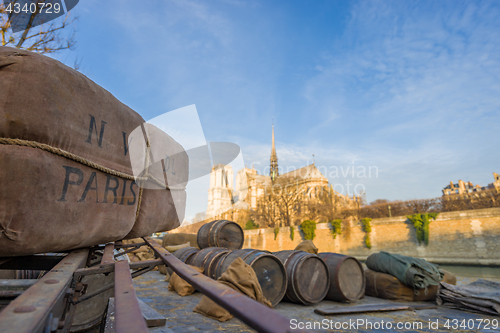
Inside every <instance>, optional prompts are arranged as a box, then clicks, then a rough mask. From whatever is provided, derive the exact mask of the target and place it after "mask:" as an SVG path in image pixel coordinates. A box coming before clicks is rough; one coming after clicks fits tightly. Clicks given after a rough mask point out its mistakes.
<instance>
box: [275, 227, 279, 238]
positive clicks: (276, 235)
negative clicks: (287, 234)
mask: <svg viewBox="0 0 500 333" xmlns="http://www.w3.org/2000/svg"><path fill="white" fill-rule="evenodd" d="M279 232H280V228H278V227H276V228H274V240H276V237H278V234H279Z"/></svg>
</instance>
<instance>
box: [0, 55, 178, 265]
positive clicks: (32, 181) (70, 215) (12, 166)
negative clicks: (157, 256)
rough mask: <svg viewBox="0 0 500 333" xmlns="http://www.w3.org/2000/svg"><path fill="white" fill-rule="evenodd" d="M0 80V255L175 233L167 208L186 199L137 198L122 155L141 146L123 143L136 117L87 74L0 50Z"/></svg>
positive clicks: (163, 194) (160, 194) (137, 124)
mask: <svg viewBox="0 0 500 333" xmlns="http://www.w3.org/2000/svg"><path fill="white" fill-rule="evenodd" d="M0 82H1V88H0V165H1V168H0V184H1V186H2V190H1V191H0V257H3V256H18V255H31V254H34V253H41V252H59V251H65V250H69V249H73V248H80V247H88V246H92V245H96V244H104V243H107V242H110V241H116V240H120V239H122V238H124V237H125V236H128V237H139V236H146V235H149V234H151V233H152V232H155V231H164V230H170V229H173V228H176V227H178V226H179V218H178V216H177V214H176V212H175V209H173V201H174V200H176V201H179V202H180V204H181V206H183V202H182V200H183V199H182V198H183V197H184V198H185V191H183V190H181V192H180V194H179V195H177V196H176V198H177V199H174V198H172V195H171V193H170V192H171V191H169V190H154V189H145V190H143V191H142V192H141V190H140V189H139V187H138V186H137V184H136V183H135V181H134V178H133V177H132V176H133V172H132V168H131V162H130V157H129V156H130V154H129V152H128V149H129V148H130V143H131V142H132V141H134V140H135V142H137V140H143V141H144V138H140V137H137V138H133V139H134V140H131V139H132V138H130V137H129V134H130V133H131V132H132V131H134V129H137V128H141V125H142V124H143V123H144V120H143V119H142V117H141V116H140V115H139V114H137V113H136V112H134V111H133V110H132V109H130V108H129V107H127V106H126V105H124V104H122V103H121V102H120V101H118V100H117V99H116V98H115V97H113V96H112V95H111V94H110V93H109V92H107V91H106V90H104V89H103V88H101V87H100V86H98V85H97V84H95V83H94V82H92V81H91V80H89V79H88V78H87V77H85V76H84V75H83V74H81V73H79V72H77V71H75V70H73V69H71V68H69V67H67V66H65V65H63V64H61V63H60V62H58V61H56V60H54V59H52V58H49V57H46V56H43V55H39V54H35V53H31V52H28V51H23V50H19V49H14V48H9V47H1V46H0ZM157 136H158V137H160V136H161V135H160V134H158V135H157ZM162 137H166V134H165V135H164V136H162ZM153 144H154V143H153ZM169 144H171V145H172V146H175V147H174V148H175V149H181V148H182V147H180V145H178V144H177V143H175V142H173V140H171V139H170V142H169ZM144 154H145V153H144ZM186 156H187V155H186ZM165 159H166V158H165ZM158 161H159V160H158ZM158 161H156V162H158ZM162 161H163V160H162ZM159 164H161V163H156V169H158V165H159ZM176 165H177V163H176ZM181 165H182V163H181ZM152 169H154V168H152ZM186 172H187V171H186ZM157 173H158V172H157ZM181 206H179V207H181ZM177 213H179V216H183V209H182V210H180V211H179V212H177ZM136 215H137V216H136Z"/></svg>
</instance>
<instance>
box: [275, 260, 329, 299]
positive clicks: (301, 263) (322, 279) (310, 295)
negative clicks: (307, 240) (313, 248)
mask: <svg viewBox="0 0 500 333" xmlns="http://www.w3.org/2000/svg"><path fill="white" fill-rule="evenodd" d="M274 255H275V256H276V257H278V258H279V259H280V260H281V262H282V263H283V265H284V266H285V269H286V272H287V275H288V287H287V289H286V293H285V297H284V300H286V301H289V302H293V303H302V304H305V305H310V304H314V303H318V302H320V301H322V300H323V298H325V296H326V294H327V292H328V288H329V281H330V274H329V272H328V267H327V266H326V264H325V262H324V261H323V260H322V259H321V258H320V257H318V256H317V255H315V254H311V253H308V252H304V251H295V250H290V251H279V252H275V253H274Z"/></svg>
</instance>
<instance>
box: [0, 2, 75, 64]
mask: <svg viewBox="0 0 500 333" xmlns="http://www.w3.org/2000/svg"><path fill="white" fill-rule="evenodd" d="M41 3H51V0H38V1H37V9H36V11H34V12H33V13H30V18H29V21H28V24H27V26H26V30H24V32H23V33H22V34H21V35H16V34H14V33H13V32H12V29H11V28H12V27H11V20H10V18H11V15H12V13H9V11H8V10H7V7H6V2H5V1H4V2H2V3H0V37H1V43H2V44H1V45H2V46H12V47H16V48H18V49H23V50H28V51H32V52H37V53H41V54H46V53H54V52H57V51H61V50H66V49H72V48H73V47H74V46H75V43H76V42H75V30H74V29H73V30H72V31H71V32H68V31H67V28H68V27H70V26H72V24H73V23H74V22H75V20H76V19H77V18H76V17H73V18H70V13H69V12H68V13H67V14H66V15H65V16H64V17H61V18H58V19H55V20H53V21H50V22H48V23H45V24H42V25H39V26H33V25H34V23H33V22H35V19H36V18H37V16H39V15H41V13H40V9H41V6H40V5H39V4H41ZM61 10H62V9H61Z"/></svg>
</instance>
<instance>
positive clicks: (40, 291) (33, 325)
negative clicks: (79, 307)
mask: <svg viewBox="0 0 500 333" xmlns="http://www.w3.org/2000/svg"><path fill="white" fill-rule="evenodd" d="M88 253H89V251H88V249H78V250H74V251H72V252H71V253H70V254H68V255H67V256H66V257H64V258H63V259H62V260H61V261H60V262H59V263H58V264H57V265H56V266H55V267H54V268H53V269H52V270H51V271H50V272H47V273H46V274H45V275H44V276H43V278H41V279H40V280H38V282H36V283H35V284H34V285H33V286H31V287H30V288H29V289H28V290H26V291H25V292H24V293H22V294H21V295H19V296H18V297H17V298H16V299H15V300H13V301H12V302H11V303H10V304H9V305H7V307H6V308H5V309H3V311H2V312H1V313H0V332H12V331H13V330H15V332H16V333H31V332H42V331H43V329H44V327H45V326H46V323H47V318H49V317H50V316H51V315H52V313H54V314H56V313H57V312H61V313H62V312H63V309H64V307H65V303H64V302H63V301H64V298H65V297H66V296H67V294H66V291H67V289H68V286H69V284H70V282H71V280H72V278H73V273H74V272H75V271H76V270H77V269H78V268H80V267H82V266H83V265H85V262H86V259H87V255H88ZM56 326H57V325H56Z"/></svg>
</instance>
